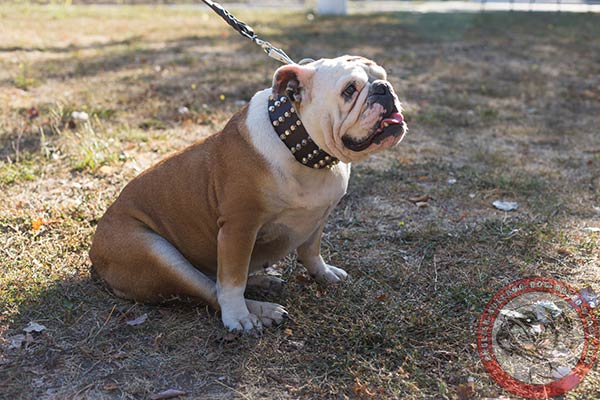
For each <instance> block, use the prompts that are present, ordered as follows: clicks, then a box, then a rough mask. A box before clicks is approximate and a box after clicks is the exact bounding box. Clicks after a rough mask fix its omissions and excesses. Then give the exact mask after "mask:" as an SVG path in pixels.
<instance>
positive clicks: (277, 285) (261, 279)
mask: <svg viewBox="0 0 600 400" xmlns="http://www.w3.org/2000/svg"><path fill="white" fill-rule="evenodd" d="M284 285H285V281H284V280H283V279H280V278H277V277H276V276H271V275H252V276H249V277H248V282H247V284H246V287H247V288H251V289H261V290H264V291H267V292H268V293H273V294H277V293H280V292H281V290H282V289H283V286H284Z"/></svg>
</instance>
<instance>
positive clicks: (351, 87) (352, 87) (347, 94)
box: [342, 83, 356, 98]
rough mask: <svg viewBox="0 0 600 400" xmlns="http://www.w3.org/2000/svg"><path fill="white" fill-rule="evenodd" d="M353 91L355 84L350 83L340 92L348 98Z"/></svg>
mask: <svg viewBox="0 0 600 400" xmlns="http://www.w3.org/2000/svg"><path fill="white" fill-rule="evenodd" d="M354 92H356V86H354V84H353V83H351V84H349V85H348V86H347V87H346V89H344V91H343V92H342V94H343V95H344V97H347V98H350V97H352V95H353V94H354Z"/></svg>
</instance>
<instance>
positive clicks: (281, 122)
mask: <svg viewBox="0 0 600 400" xmlns="http://www.w3.org/2000/svg"><path fill="white" fill-rule="evenodd" d="M268 107H269V119H270V120H271V124H272V125H273V128H274V129H275V132H276V133H277V136H279V139H280V140H281V141H282V142H283V144H285V146H286V147H287V148H288V149H289V150H290V152H291V153H292V154H293V155H294V157H295V158H296V160H298V162H299V163H301V164H302V165H304V166H306V167H309V168H315V169H321V168H328V169H330V168H331V167H333V166H334V165H336V164H337V163H338V162H339V160H338V159H337V158H335V157H333V156H331V155H329V154H328V153H327V152H326V151H325V150H323V149H321V148H320V147H319V146H318V145H317V144H316V143H315V142H313V140H312V139H311V137H310V136H309V134H308V132H306V128H304V125H303V124H302V121H300V118H298V114H297V113H296V110H295V109H294V105H293V103H292V102H291V101H290V99H289V98H288V97H287V96H281V97H279V98H274V97H273V96H269V106H268Z"/></svg>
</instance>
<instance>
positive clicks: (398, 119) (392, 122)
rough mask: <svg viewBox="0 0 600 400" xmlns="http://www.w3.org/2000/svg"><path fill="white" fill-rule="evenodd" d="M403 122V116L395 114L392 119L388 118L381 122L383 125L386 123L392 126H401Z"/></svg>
mask: <svg viewBox="0 0 600 400" xmlns="http://www.w3.org/2000/svg"><path fill="white" fill-rule="evenodd" d="M402 121H404V117H403V116H402V114H400V113H395V114H392V116H391V117H389V118H386V119H384V120H383V121H381V123H382V124H383V123H384V122H387V123H388V124H390V125H398V124H401V123H402Z"/></svg>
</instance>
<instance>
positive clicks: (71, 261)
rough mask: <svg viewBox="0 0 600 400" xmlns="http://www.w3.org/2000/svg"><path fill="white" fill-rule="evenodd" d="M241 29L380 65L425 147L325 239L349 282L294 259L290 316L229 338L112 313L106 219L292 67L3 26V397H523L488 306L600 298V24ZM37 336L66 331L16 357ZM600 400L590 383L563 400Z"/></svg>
mask: <svg viewBox="0 0 600 400" xmlns="http://www.w3.org/2000/svg"><path fill="white" fill-rule="evenodd" d="M239 15H240V17H241V18H242V19H243V20H247V21H248V22H250V23H251V24H252V25H253V26H254V27H255V29H256V30H257V31H258V32H260V33H261V34H262V35H263V36H264V37H266V38H269V39H270V40H272V41H273V42H275V43H278V44H281V45H282V46H283V47H285V48H286V49H288V50H289V53H290V55H292V57H294V58H295V59H301V58H303V57H313V58H318V57H323V56H335V55H340V54H342V53H355V54H361V55H364V56H367V57H371V58H373V59H375V60H377V61H378V62H379V63H381V64H382V65H384V66H385V67H386V68H387V69H388V71H389V73H390V75H391V77H392V82H393V83H394V86H395V87H396V88H397V89H398V90H397V91H398V92H399V93H400V95H401V97H402V98H403V99H405V105H406V108H407V112H406V116H407V119H408V122H409V126H410V128H411V130H410V132H409V135H408V137H407V138H406V140H405V141H404V143H403V145H401V146H399V147H398V148H396V149H394V150H393V151H388V152H385V153H383V154H380V155H378V156H376V157H374V158H373V159H371V160H369V161H367V162H365V163H362V164H360V165H356V166H355V168H354V175H353V178H352V181H351V187H350V190H349V194H348V195H347V196H346V197H345V198H344V199H343V201H342V203H341V204H340V206H339V207H338V209H337V210H336V212H335V214H334V215H333V217H332V218H331V220H330V222H329V224H328V226H327V229H326V234H325V240H324V245H325V248H324V253H325V257H326V258H327V259H328V260H330V261H331V262H332V263H333V264H337V265H340V266H344V267H345V268H346V269H347V270H348V271H349V272H350V273H351V275H352V280H351V281H350V282H348V283H347V284H344V285H341V286H338V287H322V286H319V285H318V284H316V283H314V282H312V281H310V280H307V279H306V272H305V271H304V270H303V268H302V267H297V266H295V262H294V259H293V258H289V259H287V260H284V261H283V262H282V263H281V266H282V268H283V271H284V277H285V278H286V279H287V281H288V282H289V283H288V285H287V287H286V289H285V290H284V293H283V294H282V295H281V296H280V297H273V296H267V297H266V298H268V299H270V300H276V301H278V302H280V303H282V304H284V305H285V306H286V307H287V308H288V310H289V311H290V313H291V316H292V318H291V319H290V320H289V321H288V322H286V324H285V325H283V326H281V327H279V328H275V329H269V330H267V331H266V332H265V333H264V334H263V335H262V336H260V337H240V338H236V339H234V340H229V339H230V338H229V337H228V336H226V335H225V332H224V330H223V329H222V328H221V327H220V321H219V317H218V316H215V315H213V313H211V312H210V311H208V310H206V309H205V308H202V307H196V306H192V305H186V304H183V305H182V304H169V305H164V306H161V307H157V306H145V305H138V304H132V303H128V302H124V301H120V300H118V299H116V298H115V297H113V296H112V295H111V294H110V293H109V291H108V290H107V289H105V288H104V287H103V286H102V284H101V283H100V282H97V281H96V280H94V279H93V277H91V275H90V271H89V266H90V265H89V261H88V258H87V250H88V247H89V244H90V241H91V237H92V235H93V232H94V226H95V224H96V221H97V220H98V218H99V217H100V216H101V215H102V213H103V211H104V210H105V209H106V207H107V206H108V204H110V202H111V201H112V200H113V199H114V198H115V196H116V195H117V194H118V192H119V191H120V189H121V188H122V187H123V186H124V185H125V184H126V183H127V182H128V180H130V179H131V178H132V177H133V176H135V175H136V174H137V173H138V172H139V171H141V170H142V169H144V168H146V167H148V166H149V165H151V164H152V163H154V162H156V161H157V160H159V159H160V158H162V157H164V156H165V155H167V154H169V153H171V152H173V151H175V150H177V149H180V148H181V147H182V146H184V145H186V144H188V143H191V142H192V141H194V140H195V139H197V138H199V137H202V136H205V135H208V134H210V133H211V132H214V131H215V130H217V129H218V128H219V127H221V126H223V124H224V123H225V122H226V119H227V117H228V116H229V115H231V114H232V113H233V112H234V110H235V109H237V108H239V106H240V103H241V102H242V101H247V100H248V99H249V98H250V96H251V95H252V93H254V92H255V91H256V90H258V89H260V88H263V87H266V86H267V85H268V84H269V82H270V78H271V74H272V72H273V70H274V69H275V68H276V67H277V66H278V65H277V64H275V62H272V61H269V60H268V59H267V58H265V57H264V55H263V54H261V52H260V51H258V50H257V49H256V48H254V47H253V46H252V45H251V44H249V43H246V42H244V41H243V40H242V39H241V38H238V36H236V35H234V34H233V33H232V31H230V30H229V29H228V28H227V27H226V26H225V25H224V24H223V23H222V22H221V21H220V20H218V19H217V18H216V17H214V16H213V15H210V14H208V13H205V12H200V11H190V10H186V11H183V10H179V11H177V10H173V9H168V8H162V7H160V8H152V7H122V8H94V7H72V8H60V7H49V8H47V7H33V6H31V7H24V6H18V7H17V6H1V7H0V37H2V43H1V44H0V110H1V118H0V157H1V161H0V193H1V195H0V260H1V264H0V272H1V277H0V304H1V306H0V307H1V308H0V311H1V315H0V335H1V337H2V341H3V343H0V393H1V394H0V397H3V398H7V399H9V398H10V399H15V398H36V399H38V398H55V399H64V398H124V399H129V398H148V397H149V396H150V395H151V394H152V393H156V392H159V391H161V390H164V389H167V388H178V389H181V390H184V391H186V392H188V394H189V395H188V397H189V398H203V399H204V398H218V399H221V398H265V397H268V398H274V399H287V398H347V397H349V398H356V397H363V398H369V397H373V398H401V399H420V398H428V399H447V398H448V399H455V398H457V396H458V394H457V393H458V388H459V386H460V385H461V384H465V383H466V380H467V378H468V377H469V376H473V377H475V378H476V392H477V394H476V396H477V397H494V396H499V395H503V394H504V395H507V394H506V393H505V392H503V391H502V390H501V389H500V388H499V387H498V386H497V385H495V384H494V382H493V381H491V379H490V378H489V377H488V375H487V374H486V373H485V371H484V370H483V368H482V366H481V363H480V362H479V358H478V356H477V352H476V349H475V347H474V344H475V342H476V338H475V326H476V320H477V318H478V316H479V314H480V312H481V311H482V308H483V306H484V305H485V303H486V302H487V301H488V300H489V299H490V298H491V296H492V294H493V293H494V292H495V291H496V290H498V289H499V288H500V287H502V286H503V285H504V284H506V283H508V282H510V281H512V280H514V279H517V278H520V277H524V276H531V275H540V276H546V277H554V278H558V279H562V280H564V281H566V282H568V283H570V284H572V285H573V286H576V287H582V286H584V285H587V284H591V285H594V286H595V287H596V288H597V289H598V287H600V269H599V267H598V256H599V248H598V245H599V238H598V237H597V235H596V234H595V233H593V232H589V231H586V230H583V229H582V228H584V227H589V226H598V224H599V219H600V218H599V214H598V211H597V210H596V209H594V206H600V196H599V190H600V157H599V154H600V134H599V132H598V129H599V127H600V92H599V90H598V88H599V87H600V42H598V40H597V38H598V37H599V36H600V28H599V27H600V16H595V15H558V14H556V15H554V14H545V15H537V14H503V13H499V14H452V15H434V14H425V15H411V14H387V15H375V16H368V17H365V16H353V17H349V18H346V19H343V20H340V19H329V18H318V17H317V18H316V19H314V20H313V21H310V20H308V19H307V18H306V17H305V15H304V14H302V13H289V14H285V15H284V16H280V17H278V18H276V19H275V20H276V21H277V22H275V23H273V22H272V21H273V18H272V17H270V16H269V13H265V12H261V13H251V12H240V13H239ZM182 106H186V107H187V108H188V109H189V110H190V112H189V113H188V114H185V115H181V114H180V113H178V111H177V109H178V108H179V107H182ZM32 107H35V111H28V110H30V109H31V108H32ZM73 111H86V112H87V113H88V114H89V115H90V120H89V122H87V123H84V122H81V121H73V120H72V118H71V113H72V112H73ZM36 112H37V113H39V115H38V116H36V117H35V118H33V116H34V115H35V113H36ZM450 178H454V179H456V183H455V184H448V179H450ZM418 195H428V196H431V198H432V199H431V200H429V202H428V204H429V206H428V207H427V208H419V207H416V206H415V205H414V204H413V203H412V202H410V201H409V200H408V199H409V198H410V197H413V196H418ZM496 199H506V200H515V201H518V202H519V203H520V204H521V208H520V209H519V210H518V211H516V212H512V213H504V212H500V211H498V210H495V209H493V208H492V207H491V202H492V201H493V200H496ZM40 218H41V220H40ZM39 223H41V227H40V229H39V230H36V229H34V227H35V228H37V226H35V225H36V224H39ZM144 313H147V314H148V320H147V321H146V322H145V323H144V324H142V325H140V326H137V327H132V326H128V325H127V324H125V321H127V320H129V319H131V318H133V317H137V316H139V315H142V314H144ZM29 321H36V322H38V323H42V324H44V325H45V326H46V327H47V330H46V331H45V332H43V333H42V334H37V335H35V336H33V338H32V339H33V340H32V342H31V343H29V344H28V345H27V346H25V347H23V348H21V349H8V343H7V338H9V337H11V336H13V335H15V334H18V333H21V329H22V328H23V327H24V326H25V325H26V324H27V323H28V322H29ZM599 388H600V374H598V372H592V373H591V374H590V376H588V378H587V379H586V381H585V382H584V383H583V384H581V385H580V386H579V387H578V388H577V389H576V390H575V391H573V392H571V393H570V394H569V395H568V398H572V399H592V398H599V397H600V391H599Z"/></svg>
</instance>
